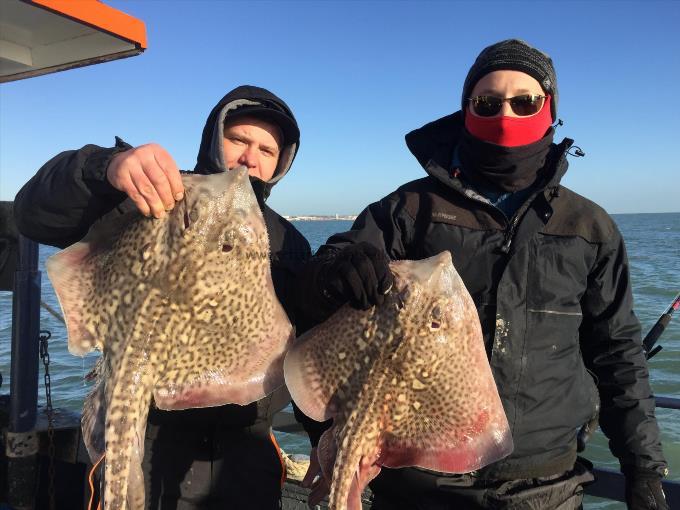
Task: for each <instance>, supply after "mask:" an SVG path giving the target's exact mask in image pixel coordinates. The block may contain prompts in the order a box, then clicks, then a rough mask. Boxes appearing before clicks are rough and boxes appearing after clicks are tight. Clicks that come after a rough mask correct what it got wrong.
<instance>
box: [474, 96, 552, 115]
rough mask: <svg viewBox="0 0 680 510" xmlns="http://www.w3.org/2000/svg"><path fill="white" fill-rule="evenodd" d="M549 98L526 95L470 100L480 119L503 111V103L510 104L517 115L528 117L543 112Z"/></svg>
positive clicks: (479, 97)
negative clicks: (542, 109)
mask: <svg viewBox="0 0 680 510" xmlns="http://www.w3.org/2000/svg"><path fill="white" fill-rule="evenodd" d="M547 97H548V96H537V95H534V94H524V95H521V96H515V97H506V98H502V97H495V96H475V97H470V98H468V101H470V103H471V104H472V111H473V112H474V113H475V114H476V115H479V116H480V117H493V116H494V115H498V112H500V111H501V108H502V106H503V103H505V102H506V101H507V102H508V103H510V107H511V108H512V111H513V112H514V113H515V115H519V116H520V117H527V116H529V115H533V114H535V113H538V112H540V111H541V108H543V103H545V100H546V98H547Z"/></svg>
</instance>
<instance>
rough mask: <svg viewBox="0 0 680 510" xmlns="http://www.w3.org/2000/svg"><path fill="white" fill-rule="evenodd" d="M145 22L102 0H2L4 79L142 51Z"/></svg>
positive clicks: (0, 76)
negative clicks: (101, 0)
mask: <svg viewBox="0 0 680 510" xmlns="http://www.w3.org/2000/svg"><path fill="white" fill-rule="evenodd" d="M145 49H146V27H145V25H144V23H143V22H142V21H141V20H139V19H137V18H134V17H132V16H130V15H128V14H125V13H124V12H121V11H119V10H117V9H114V8H112V7H110V6H108V5H106V4H104V3H102V2H100V1H99V0H78V1H73V0H2V1H1V2H0V83H2V82H7V81H13V80H20V79H22V78H30V77H33V76H39V75H42V74H47V73H53V72H56V71H62V70H65V69H72V68H74V67H81V66H87V65H91V64H98V63H101V62H107V61H109V60H115V59H119V58H125V57H131V56H133V55H138V54H139V53H141V52H143V51H144V50H145Z"/></svg>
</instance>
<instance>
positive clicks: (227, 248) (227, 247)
mask: <svg viewBox="0 0 680 510" xmlns="http://www.w3.org/2000/svg"><path fill="white" fill-rule="evenodd" d="M233 249H234V247H233V246H232V245H231V244H223V245H222V251H223V252H224V253H229V252H230V251H231V250H233Z"/></svg>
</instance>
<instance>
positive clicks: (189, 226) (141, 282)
mask: <svg viewBox="0 0 680 510" xmlns="http://www.w3.org/2000/svg"><path fill="white" fill-rule="evenodd" d="M182 180H183V183H184V187H185V198H184V199H183V200H182V201H181V202H179V203H177V204H176V206H175V208H174V209H173V210H172V211H168V212H167V214H166V217H165V218H164V219H162V220H158V219H152V218H145V217H143V216H142V215H141V214H140V213H138V212H136V211H130V212H127V213H124V214H120V213H118V212H112V213H110V214H109V215H107V216H105V217H103V218H102V219H101V220H100V221H98V222H97V223H95V224H94V225H93V226H92V227H91V229H90V231H89V232H88V234H87V236H85V238H84V239H83V240H82V241H80V242H78V243H76V244H74V245H72V246H70V247H68V248H66V249H65V250H63V251H61V252H59V253H57V254H56V255H54V256H52V257H50V259H49V260H48V261H47V272H48V275H49V277H50V280H52V283H53V285H54V288H55V292H56V294H57V297H58V299H59V302H60V304H61V307H62V310H63V314H64V318H65V321H66V326H67V332H68V338H69V340H68V342H69V350H70V352H71V353H73V354H77V355H84V354H85V353H87V352H89V351H91V350H93V349H98V350H101V351H102V358H101V360H100V361H99V363H98V366H97V372H98V379H97V384H96V385H95V387H94V389H93V391H92V393H91V394H90V396H89V397H88V398H87V400H86V402H85V406H84V409H83V418H82V427H83V436H84V439H85V442H86V446H87V449H88V452H89V453H90V456H91V458H92V460H93V462H95V461H97V460H98V458H99V457H100V456H101V454H102V453H103V452H105V453H106V457H105V469H104V472H105V484H104V486H105V491H104V503H105V508H106V509H107V510H109V509H113V510H121V509H130V510H138V509H142V508H144V483H143V477H142V471H141V467H140V466H141V460H142V456H143V452H144V449H143V442H144V431H145V428H146V419H147V413H148V409H149V405H150V403H151V402H152V400H153V402H154V404H155V405H156V406H157V407H159V408H161V409H167V410H175V409H186V408H192V407H208V406H216V405H222V404H227V403H236V404H242V405H244V404H248V403H250V402H254V401H256V400H259V399H261V398H263V397H264V396H265V395H267V394H269V393H271V392H272V391H273V390H275V389H276V388H278V387H280V386H282V385H283V382H284V381H283V358H284V354H285V352H286V350H287V348H288V346H289V345H290V342H291V340H292V338H293V335H294V333H293V328H292V326H291V324H290V322H289V321H288V318H287V315H286V313H285V311H284V310H283V307H282V306H281V304H280V303H279V301H278V300H277V298H276V294H275V291H274V286H273V282H272V278H271V271H270V257H269V240H268V237H267V230H266V225H265V223H264V218H263V216H262V213H261V211H260V208H259V206H258V204H257V200H256V198H255V195H254V193H253V190H252V187H251V184H250V182H249V180H248V174H247V170H246V169H245V167H239V168H238V169H235V170H231V171H229V172H224V173H221V174H212V175H183V176H182ZM123 205H124V208H125V207H126V204H123ZM128 208H129V207H128Z"/></svg>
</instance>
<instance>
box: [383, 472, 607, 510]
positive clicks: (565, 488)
mask: <svg viewBox="0 0 680 510" xmlns="http://www.w3.org/2000/svg"><path fill="white" fill-rule="evenodd" d="M591 467H592V466H591V465H589V463H588V462H587V461H577V463H576V465H575V466H574V469H573V470H572V471H569V472H567V473H563V474H561V475H555V476H549V477H543V478H529V479H521V480H510V481H488V480H479V479H477V478H475V477H473V476H470V475H459V476H442V477H438V476H436V475H434V474H431V473H427V472H424V471H420V470H416V469H387V470H386V469H384V468H383V471H382V472H381V474H380V476H379V477H378V478H376V479H375V480H374V481H373V482H371V489H372V491H373V495H374V499H373V504H372V506H371V510H577V509H579V508H582V507H581V503H582V501H583V485H585V484H588V483H589V482H592V481H593V479H594V478H593V475H592V473H591V471H590V468H591Z"/></svg>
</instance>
